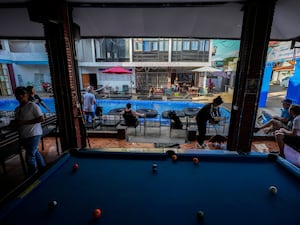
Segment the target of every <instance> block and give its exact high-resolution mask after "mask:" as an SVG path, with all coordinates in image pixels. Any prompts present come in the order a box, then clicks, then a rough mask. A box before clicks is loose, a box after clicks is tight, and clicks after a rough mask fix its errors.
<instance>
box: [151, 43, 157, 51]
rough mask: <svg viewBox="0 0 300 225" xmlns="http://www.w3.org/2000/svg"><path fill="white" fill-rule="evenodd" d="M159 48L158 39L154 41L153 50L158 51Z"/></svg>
mask: <svg viewBox="0 0 300 225" xmlns="http://www.w3.org/2000/svg"><path fill="white" fill-rule="evenodd" d="M157 50H158V43H157V41H154V42H152V51H157Z"/></svg>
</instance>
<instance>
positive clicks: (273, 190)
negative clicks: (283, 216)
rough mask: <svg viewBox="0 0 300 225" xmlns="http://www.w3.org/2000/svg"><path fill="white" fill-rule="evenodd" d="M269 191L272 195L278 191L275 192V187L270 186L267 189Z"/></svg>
mask: <svg viewBox="0 0 300 225" xmlns="http://www.w3.org/2000/svg"><path fill="white" fill-rule="evenodd" d="M269 191H270V192H271V193H272V194H277V192H278V190H277V187H275V186H273V185H272V186H270V187H269Z"/></svg>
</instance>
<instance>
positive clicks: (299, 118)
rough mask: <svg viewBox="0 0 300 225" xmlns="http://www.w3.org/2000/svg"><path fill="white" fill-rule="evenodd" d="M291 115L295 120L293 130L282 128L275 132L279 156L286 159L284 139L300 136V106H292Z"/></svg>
mask: <svg viewBox="0 0 300 225" xmlns="http://www.w3.org/2000/svg"><path fill="white" fill-rule="evenodd" d="M289 113H290V114H291V116H292V117H293V118H294V119H293V126H292V130H287V129H285V128H280V129H279V130H277V131H275V139H276V141H277V144H278V147H279V154H280V156H282V157H284V139H286V138H289V139H292V138H295V137H297V136H298V137H299V136H300V105H291V107H290V108H289Z"/></svg>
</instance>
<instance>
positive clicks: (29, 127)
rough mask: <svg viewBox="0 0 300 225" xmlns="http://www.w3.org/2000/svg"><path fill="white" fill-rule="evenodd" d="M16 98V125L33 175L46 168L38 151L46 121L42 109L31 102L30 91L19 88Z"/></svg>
mask: <svg viewBox="0 0 300 225" xmlns="http://www.w3.org/2000/svg"><path fill="white" fill-rule="evenodd" d="M15 97H16V99H17V100H18V101H19V106H17V107H16V109H15V121H14V125H15V127H16V128H17V129H18V132H19V137H20V142H21V145H22V146H23V147H24V149H25V152H26V162H27V165H28V172H29V175H32V174H34V173H35V172H36V171H37V170H38V169H41V168H43V167H45V166H46V164H45V161H44V159H43V157H42V155H41V154H40V152H39V150H38V146H39V142H40V140H41V136H42V134H43V129H42V125H41V122H43V121H44V120H45V119H44V116H43V113H42V110H41V108H40V107H39V106H38V105H37V104H35V103H34V102H31V101H29V95H28V91H27V89H26V88H25V87H22V86H21V87H17V88H16V89H15Z"/></svg>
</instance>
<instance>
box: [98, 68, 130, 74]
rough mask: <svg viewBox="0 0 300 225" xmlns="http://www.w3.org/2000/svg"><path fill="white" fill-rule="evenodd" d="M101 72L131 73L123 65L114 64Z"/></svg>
mask: <svg viewBox="0 0 300 225" xmlns="http://www.w3.org/2000/svg"><path fill="white" fill-rule="evenodd" d="M102 73H116V74H131V73H132V71H130V70H127V69H125V68H123V67H119V66H116V67H111V68H108V69H106V70H103V71H102Z"/></svg>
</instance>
